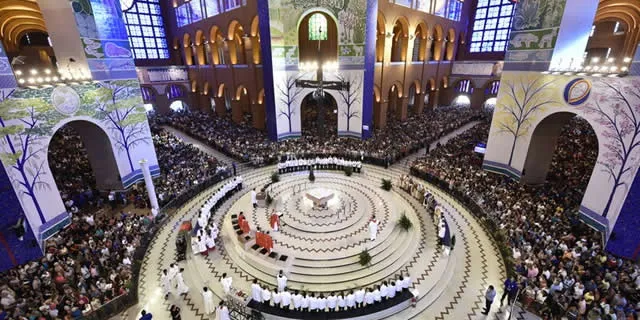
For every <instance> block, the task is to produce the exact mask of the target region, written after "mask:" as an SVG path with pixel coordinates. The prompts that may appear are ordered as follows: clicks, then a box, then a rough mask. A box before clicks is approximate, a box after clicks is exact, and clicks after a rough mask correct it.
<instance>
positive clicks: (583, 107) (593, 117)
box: [484, 71, 640, 236]
mask: <svg viewBox="0 0 640 320" xmlns="http://www.w3.org/2000/svg"><path fill="white" fill-rule="evenodd" d="M638 86H640V78H638V77H626V78H593V77H572V76H553V75H545V74H541V73H537V72H511V71H509V72H504V74H503V77H502V81H501V86H500V91H499V93H498V102H497V105H496V110H495V113H494V116H493V122H492V125H491V132H490V135H489V143H488V148H487V153H486V155H485V162H484V167H485V168H486V169H488V170H491V171H495V172H498V173H502V174H506V175H509V176H512V177H514V178H516V179H518V178H520V177H521V176H522V171H523V168H524V165H525V161H526V158H527V152H528V150H529V146H530V143H531V138H532V135H533V131H534V130H535V128H536V127H537V126H538V125H539V124H540V123H541V121H542V120H544V119H545V118H547V117H549V116H550V115H552V114H555V113H558V112H569V113H573V114H575V115H577V116H580V117H582V118H584V119H585V120H587V121H588V122H589V123H590V124H591V126H592V127H593V129H594V132H595V133H596V135H597V137H598V148H599V154H598V160H597V163H596V165H595V167H594V170H593V173H592V176H591V179H590V181H589V185H588V187H587V189H586V191H585V196H584V199H583V201H582V205H581V208H580V213H581V216H582V217H583V219H584V220H585V222H587V223H588V224H589V225H591V226H592V227H594V228H596V229H598V230H601V231H603V232H605V234H607V236H609V235H610V234H611V231H612V227H613V226H614V225H615V224H616V221H617V220H618V216H619V213H620V210H621V208H622V206H623V204H624V201H625V198H626V197H627V193H628V192H629V189H630V187H631V184H632V182H633V181H634V177H635V175H636V172H637V169H638V166H639V165H640V158H639V157H638V156H639V154H638V149H640V148H639V147H640V95H639V94H638V93H637V89H636V88H637V87H638Z"/></svg>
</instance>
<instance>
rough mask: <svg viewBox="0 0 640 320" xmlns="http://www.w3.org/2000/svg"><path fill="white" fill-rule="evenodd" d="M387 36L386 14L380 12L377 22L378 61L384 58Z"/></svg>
mask: <svg viewBox="0 0 640 320" xmlns="http://www.w3.org/2000/svg"><path fill="white" fill-rule="evenodd" d="M386 38H387V33H386V26H385V21H384V15H383V14H382V12H378V20H377V24H376V62H382V61H383V60H384V43H385V39H386Z"/></svg>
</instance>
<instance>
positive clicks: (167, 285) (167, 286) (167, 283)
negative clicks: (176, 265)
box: [160, 269, 171, 299]
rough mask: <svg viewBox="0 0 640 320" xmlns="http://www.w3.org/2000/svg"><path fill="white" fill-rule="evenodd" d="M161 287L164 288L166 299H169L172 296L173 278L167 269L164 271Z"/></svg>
mask: <svg viewBox="0 0 640 320" xmlns="http://www.w3.org/2000/svg"><path fill="white" fill-rule="evenodd" d="M160 285H161V286H162V293H164V298H165V299H167V298H169V294H171V276H170V275H169V272H168V271H167V269H164V270H162V276H161V277H160Z"/></svg>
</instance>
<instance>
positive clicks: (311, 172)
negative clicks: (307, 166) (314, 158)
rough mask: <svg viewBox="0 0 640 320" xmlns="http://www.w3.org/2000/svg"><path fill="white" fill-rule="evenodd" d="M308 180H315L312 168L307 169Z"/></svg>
mask: <svg viewBox="0 0 640 320" xmlns="http://www.w3.org/2000/svg"><path fill="white" fill-rule="evenodd" d="M309 181H311V182H314V181H316V175H315V174H313V169H311V170H309Z"/></svg>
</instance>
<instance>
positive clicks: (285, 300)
mask: <svg viewBox="0 0 640 320" xmlns="http://www.w3.org/2000/svg"><path fill="white" fill-rule="evenodd" d="M280 302H281V304H282V309H285V310H287V311H289V309H290V308H291V307H290V305H291V292H289V291H288V290H287V288H284V291H283V292H282V294H281V295H280Z"/></svg>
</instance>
